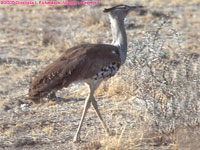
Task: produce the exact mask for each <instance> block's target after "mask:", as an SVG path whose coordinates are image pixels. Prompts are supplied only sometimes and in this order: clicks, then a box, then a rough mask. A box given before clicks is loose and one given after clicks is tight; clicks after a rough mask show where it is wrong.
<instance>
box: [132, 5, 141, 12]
mask: <svg viewBox="0 0 200 150" xmlns="http://www.w3.org/2000/svg"><path fill="white" fill-rule="evenodd" d="M141 8H143V6H130V11H138V10H140V9H141Z"/></svg>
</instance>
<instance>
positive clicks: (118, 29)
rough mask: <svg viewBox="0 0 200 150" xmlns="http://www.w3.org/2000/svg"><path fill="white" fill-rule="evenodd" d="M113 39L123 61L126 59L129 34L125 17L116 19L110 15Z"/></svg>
mask: <svg viewBox="0 0 200 150" xmlns="http://www.w3.org/2000/svg"><path fill="white" fill-rule="evenodd" d="M110 22H111V29H112V36H113V41H112V44H113V45H115V46H116V47H118V49H119V53H120V58H121V63H122V64H123V63H124V62H125V60H126V55H127V36H126V31H125V27H124V19H115V18H112V17H110Z"/></svg>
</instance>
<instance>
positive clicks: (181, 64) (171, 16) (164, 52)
mask: <svg viewBox="0 0 200 150" xmlns="http://www.w3.org/2000/svg"><path fill="white" fill-rule="evenodd" d="M100 2H101V5H99V6H84V7H83V6H81V7H76V6H68V7H65V6H63V5H59V6H54V5H0V22H1V24H0V149H4V150H25V149H33V150H35V149H41V150H45V149H58V150H62V149H63V150H68V149H69V150H71V149H83V150H86V149H93V150H96V149H107V150H111V149H112V150H115V149H116V150H128V149H130V150H133V149H181V150H182V149H183V150H188V149H193V150H198V149H199V147H200V145H199V140H200V135H199V133H200V132H199V123H200V102H199V99H200V63H199V61H200V32H199V31H200V1H198V0H191V1H189V2H188V1H184V0H183V1H181V2H180V1H178V0H177V1H176V0H175V1H159V0H152V1H145V0H143V1H139V2H135V1H131V0H129V1H128V0H120V1H117V0H116V1H112V2H111V1H103V0H102V1H100ZM119 3H124V4H130V5H134V4H141V5H144V7H145V9H144V10H143V11H141V12H139V13H131V14H130V15H129V16H128V17H127V20H126V21H125V24H126V28H127V35H128V42H129V46H128V47H129V52H128V54H129V55H128V59H127V62H126V64H125V65H124V66H123V67H122V68H121V69H120V71H119V73H118V74H117V75H116V76H115V77H113V78H112V79H110V80H108V81H107V82H106V83H103V84H102V85H101V87H100V88H99V90H98V91H97V92H96V97H97V100H98V105H99V107H100V111H101V113H102V115H103V118H104V119H105V121H106V123H107V124H108V126H109V128H110V130H111V131H112V132H113V136H111V137H107V136H105V133H104V130H103V128H102V126H101V124H100V122H99V120H98V118H97V117H96V114H95V113H94V110H93V109H90V110H89V112H88V114H87V116H86V119H85V121H84V125H83V128H82V132H81V138H82V140H83V141H82V142H81V143H76V144H74V143H73V142H72V139H73V136H74V134H75V132H76V129H77V127H78V123H79V121H80V117H81V113H82V110H83V105H84V99H85V97H86V96H87V93H88V91H87V87H86V86H85V85H84V83H76V84H72V85H71V86H70V87H68V88H65V89H63V90H61V91H59V92H58V93H57V96H58V97H59V98H58V100H57V101H52V100H51V99H47V98H45V99H44V100H43V103H41V104H38V105H31V106H30V105H28V104H27V102H26V100H25V97H26V94H27V92H28V88H29V84H30V82H31V81H32V79H33V78H35V76H37V75H38V74H39V73H41V72H42V68H44V67H45V66H47V65H48V64H50V63H51V62H52V61H53V60H55V59H56V58H57V57H59V56H60V55H61V54H62V53H63V51H65V50H66V49H67V48H70V47H72V46H75V45H77V44H82V43H110V42H111V39H112V37H111V33H110V26H109V22H108V18H107V16H106V14H103V12H102V10H103V8H106V7H110V6H114V5H117V4H119Z"/></svg>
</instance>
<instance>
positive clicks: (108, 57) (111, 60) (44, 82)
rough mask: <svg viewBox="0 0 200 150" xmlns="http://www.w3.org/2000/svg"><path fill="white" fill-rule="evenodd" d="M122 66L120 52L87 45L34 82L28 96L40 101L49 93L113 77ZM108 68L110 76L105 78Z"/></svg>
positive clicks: (68, 53) (68, 54) (72, 51)
mask: <svg viewBox="0 0 200 150" xmlns="http://www.w3.org/2000/svg"><path fill="white" fill-rule="evenodd" d="M120 63H121V60H120V56H119V51H118V48H117V47H115V46H112V45H107V44H84V45H79V46H76V47H72V48H70V49H67V50H66V51H65V52H64V54H63V55H61V56H60V57H59V58H58V59H57V60H55V61H54V62H53V63H52V64H50V65H49V66H47V67H46V68H45V69H44V71H43V73H42V74H41V75H39V76H38V77H37V78H36V79H35V80H33V82H32V83H31V85H30V89H29V93H28V95H29V99H31V100H34V101H38V100H39V99H40V98H42V97H44V96H46V95H47V94H48V93H49V92H50V91H52V90H59V89H61V88H63V87H67V86H68V85H69V84H71V83H73V82H75V81H79V80H87V79H93V80H96V79H98V78H105V77H106V75H107V76H108V77H109V76H112V75H114V74H115V72H116V71H117V70H118V69H119V66H120ZM114 66H115V67H116V68H114ZM109 67H110V69H111V71H110V74H108V73H107V74H106V73H105V74H103V72H105V71H106V70H105V69H106V68H108V69H109ZM112 70H114V71H113V72H112Z"/></svg>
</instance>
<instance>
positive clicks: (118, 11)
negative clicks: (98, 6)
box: [103, 4, 143, 19]
mask: <svg viewBox="0 0 200 150" xmlns="http://www.w3.org/2000/svg"><path fill="white" fill-rule="evenodd" d="M141 8H143V6H128V5H124V4H121V5H117V6H114V7H111V8H106V9H104V11H103V12H104V13H109V15H110V16H111V17H112V18H118V19H124V18H125V17H126V16H127V15H128V13H129V12H130V11H138V10H140V9H141Z"/></svg>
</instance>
